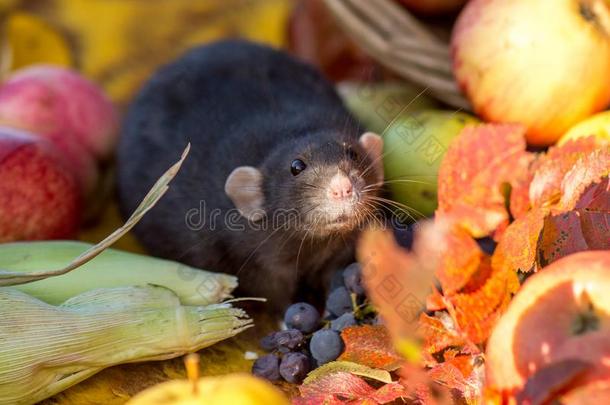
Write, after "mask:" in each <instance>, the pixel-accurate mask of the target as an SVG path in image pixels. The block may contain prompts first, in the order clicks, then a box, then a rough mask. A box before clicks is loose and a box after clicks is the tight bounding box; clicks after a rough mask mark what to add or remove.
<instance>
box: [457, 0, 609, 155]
mask: <svg viewBox="0 0 610 405" xmlns="http://www.w3.org/2000/svg"><path fill="white" fill-rule="evenodd" d="M451 50H452V56H453V64H454V74H455V77H456V79H457V81H458V83H459V85H460V87H461V88H462V89H463V91H464V92H465V93H466V95H467V96H468V98H469V99H470V101H471V102H472V104H473V106H474V109H475V111H476V112H477V114H479V115H480V116H481V117H482V118H483V119H484V120H486V121H492V122H508V123H522V124H524V125H525V126H526V127H527V128H528V133H527V137H528V138H527V139H528V142H529V143H530V144H532V145H539V146H543V145H551V144H553V143H554V142H556V141H557V140H558V139H559V138H560V137H561V136H562V135H563V134H564V133H565V132H566V131H567V130H568V129H569V128H570V127H572V126H573V125H574V124H576V123H577V122H579V121H582V120H583V119H585V118H587V117H588V116H590V115H591V114H593V113H596V112H598V111H601V110H603V109H604V108H606V107H607V106H608V105H609V104H610V0H511V1H506V0H471V1H470V2H468V3H467V5H466V7H465V8H464V10H463V11H462V12H461V14H460V16H459V18H458V21H457V23H456V25H455V27H454V30H453V33H452V39H451Z"/></svg>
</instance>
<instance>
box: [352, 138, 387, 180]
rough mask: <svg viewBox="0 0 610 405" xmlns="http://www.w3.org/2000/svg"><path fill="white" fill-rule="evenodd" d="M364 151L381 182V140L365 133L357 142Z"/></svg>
mask: <svg viewBox="0 0 610 405" xmlns="http://www.w3.org/2000/svg"><path fill="white" fill-rule="evenodd" d="M358 142H359V143H360V146H362V148H363V149H364V150H365V151H366V153H367V155H368V156H369V159H370V160H371V164H373V165H374V166H375V172H376V173H377V177H378V180H379V181H380V182H381V181H383V159H382V157H383V138H381V137H380V136H379V135H377V134H375V133H373V132H366V133H364V134H363V135H362V136H360V139H359V140H358Z"/></svg>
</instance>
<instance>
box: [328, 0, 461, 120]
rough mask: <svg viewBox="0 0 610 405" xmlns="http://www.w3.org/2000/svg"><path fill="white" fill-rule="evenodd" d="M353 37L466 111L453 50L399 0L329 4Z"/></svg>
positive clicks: (332, 1) (352, 0)
mask: <svg viewBox="0 0 610 405" xmlns="http://www.w3.org/2000/svg"><path fill="white" fill-rule="evenodd" d="M324 1H325V3H326V5H327V7H328V8H329V10H330V11H331V12H332V13H333V14H334V15H335V17H336V18H337V20H338V21H339V24H340V25H341V26H342V27H343V28H344V29H345V31H346V32H347V33H348V35H349V36H350V37H351V38H352V39H353V40H354V41H355V42H356V43H357V44H359V45H360V46H361V47H362V48H363V49H364V50H365V51H366V52H367V53H368V54H370V55H371V56H372V57H373V58H375V59H376V60H377V61H378V62H379V63H380V64H382V65H384V66H385V67H387V68H388V69H391V70H393V71H394V72H396V73H397V74H399V75H400V76H401V77H403V78H405V79H406V80H408V81H411V82H414V83H417V84H419V85H421V86H423V87H424V88H426V89H427V90H428V91H429V92H430V93H431V94H432V95H434V96H435V97H436V98H438V99H439V100H441V101H443V102H445V103H447V104H449V105H451V106H453V107H455V108H459V109H462V110H466V111H471V110H472V107H471V105H470V103H469V102H468V100H467V99H466V98H465V97H464V95H463V94H462V92H461V91H460V89H459V88H458V86H457V83H456V82H455V80H454V78H453V73H452V69H451V57H450V54H449V46H448V44H446V43H444V42H443V41H441V40H440V39H438V38H437V37H436V36H435V35H433V34H432V33H431V32H430V30H429V29H428V28H427V27H426V26H425V25H424V24H422V23H421V22H419V21H418V20H417V19H416V18H415V17H413V16H412V15H411V14H409V12H408V11H406V10H405V9H404V8H403V7H401V6H399V5H398V4H396V2H395V1H394V0H324Z"/></svg>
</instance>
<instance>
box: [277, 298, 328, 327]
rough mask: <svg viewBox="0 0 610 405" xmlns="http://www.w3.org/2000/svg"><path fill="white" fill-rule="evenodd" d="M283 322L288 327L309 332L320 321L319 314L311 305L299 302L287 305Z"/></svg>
mask: <svg viewBox="0 0 610 405" xmlns="http://www.w3.org/2000/svg"><path fill="white" fill-rule="evenodd" d="M284 323H285V324H286V326H287V327H288V328H289V329H297V330H299V331H301V332H303V333H311V332H313V331H314V330H316V328H317V327H318V324H319V323H320V314H319V313H318V310H317V309H315V308H314V307H313V306H312V305H310V304H307V303H306V302H299V303H296V304H292V305H291V306H289V307H288V309H287V310H286V313H285V314H284Z"/></svg>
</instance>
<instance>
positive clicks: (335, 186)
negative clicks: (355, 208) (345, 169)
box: [328, 173, 354, 201]
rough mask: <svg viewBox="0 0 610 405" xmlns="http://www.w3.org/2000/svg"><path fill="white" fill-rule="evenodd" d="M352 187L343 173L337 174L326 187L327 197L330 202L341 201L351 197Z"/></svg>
mask: <svg viewBox="0 0 610 405" xmlns="http://www.w3.org/2000/svg"><path fill="white" fill-rule="evenodd" d="M353 191H354V185H353V184H352V181H351V180H350V179H349V178H348V177H347V176H346V175H345V174H343V173H337V174H335V175H334V176H333V178H332V179H330V184H329V185H328V196H329V197H330V199H331V200H335V201H341V200H345V199H347V198H350V197H351V196H352V193H353Z"/></svg>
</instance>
